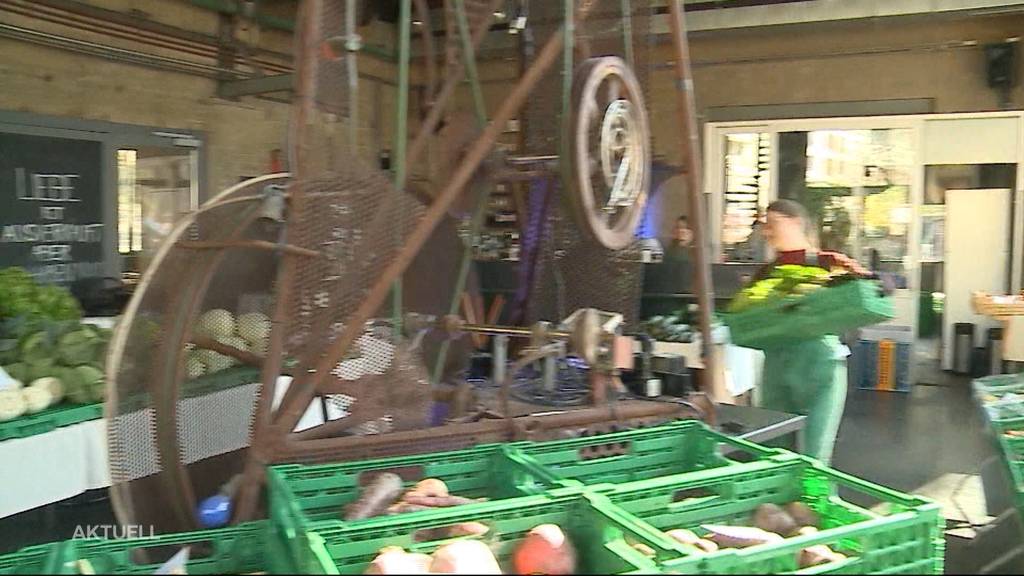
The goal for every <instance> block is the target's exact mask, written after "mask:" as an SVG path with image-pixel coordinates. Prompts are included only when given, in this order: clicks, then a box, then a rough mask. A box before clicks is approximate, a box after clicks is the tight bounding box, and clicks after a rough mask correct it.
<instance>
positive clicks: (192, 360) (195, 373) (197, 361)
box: [185, 352, 206, 379]
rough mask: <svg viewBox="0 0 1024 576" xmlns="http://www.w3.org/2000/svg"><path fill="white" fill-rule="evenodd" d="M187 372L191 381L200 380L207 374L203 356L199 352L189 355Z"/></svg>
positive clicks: (186, 366) (186, 361) (186, 360)
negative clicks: (193, 379)
mask: <svg viewBox="0 0 1024 576" xmlns="http://www.w3.org/2000/svg"><path fill="white" fill-rule="evenodd" d="M185 371H186V373H187V374H188V378H189V379H192V378H199V377H200V376H202V375H203V374H206V364H204V363H203V359H202V356H200V354H199V353H198V352H190V353H189V355H188V358H186V359H185Z"/></svg>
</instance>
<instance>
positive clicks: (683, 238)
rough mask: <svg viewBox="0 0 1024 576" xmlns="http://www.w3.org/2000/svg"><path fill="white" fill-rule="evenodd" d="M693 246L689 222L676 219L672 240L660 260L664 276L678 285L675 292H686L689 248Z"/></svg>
mask: <svg viewBox="0 0 1024 576" xmlns="http://www.w3.org/2000/svg"><path fill="white" fill-rule="evenodd" d="M692 246H693V230H691V229H690V222H689V220H687V218H686V216H680V217H679V218H676V223H675V226H673V228H672V239H671V240H670V241H669V243H668V245H667V246H665V255H664V257H663V258H662V265H661V268H662V270H663V271H664V273H665V274H667V275H669V276H670V277H672V278H675V279H676V280H677V282H678V283H679V286H678V287H677V292H680V293H683V292H687V291H688V288H685V287H684V284H686V285H687V286H688V283H689V278H688V276H689V271H690V268H689V265H690V248H691V247H692Z"/></svg>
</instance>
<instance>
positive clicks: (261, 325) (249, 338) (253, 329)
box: [238, 312, 270, 345]
mask: <svg viewBox="0 0 1024 576" xmlns="http://www.w3.org/2000/svg"><path fill="white" fill-rule="evenodd" d="M238 335H239V336H241V337H242V338H245V340H246V342H248V343H249V344H250V345H252V344H254V343H258V342H260V341H263V340H266V339H267V338H269V337H270V318H267V315H266V314H261V313H259V312H250V313H248V314H242V315H241V316H239V317H238Z"/></svg>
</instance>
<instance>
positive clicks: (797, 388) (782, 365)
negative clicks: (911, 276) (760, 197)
mask: <svg viewBox="0 0 1024 576" xmlns="http://www.w3.org/2000/svg"><path fill="white" fill-rule="evenodd" d="M807 226H808V217H807V211H806V210H805V209H804V207H803V206H801V205H800V204H798V203H796V202H793V201H792V200H777V201H775V202H773V203H772V204H771V205H769V206H768V210H767V213H766V218H765V226H764V236H765V241H766V242H767V243H768V245H770V246H771V247H772V248H773V249H774V250H775V254H776V258H775V261H774V262H772V263H771V264H768V265H767V266H765V267H764V268H763V269H762V270H761V271H760V272H759V273H758V274H757V275H756V276H755V278H754V281H757V280H758V279H760V278H764V277H765V276H767V274H768V273H769V272H770V271H771V268H773V267H775V266H779V265H784V264H796V265H803V266H819V267H821V268H824V269H826V270H831V269H834V268H842V269H846V270H848V271H850V272H851V273H854V274H857V275H861V276H869V275H870V274H869V273H868V272H867V271H866V270H864V269H863V268H862V267H861V266H860V265H859V264H858V263H857V262H856V261H854V260H853V259H851V258H849V257H847V256H845V255H843V254H839V253H836V252H820V253H819V252H817V251H815V250H814V248H813V247H812V246H811V242H810V241H809V240H808V237H807ZM849 353H850V352H849V349H848V348H846V347H845V346H843V345H842V344H840V342H839V339H838V338H837V337H836V336H835V335H828V336H823V337H821V338H817V339H814V340H806V341H801V342H796V343H780V344H779V345H778V346H772V347H767V348H766V349H765V350H764V354H765V362H764V378H763V383H762V389H761V406H762V407H764V408H767V409H769V410H777V411H780V412H786V413H790V414H802V415H804V416H806V417H807V420H806V424H805V428H804V440H805V442H804V452H805V453H806V454H807V455H809V456H811V457H814V458H817V459H818V460H821V461H822V462H824V463H826V464H827V463H828V462H829V461H830V460H831V458H832V450H833V447H834V445H835V439H836V435H837V434H838V432H839V423H840V421H841V420H842V417H843V409H844V407H845V405H846V357H847V356H849Z"/></svg>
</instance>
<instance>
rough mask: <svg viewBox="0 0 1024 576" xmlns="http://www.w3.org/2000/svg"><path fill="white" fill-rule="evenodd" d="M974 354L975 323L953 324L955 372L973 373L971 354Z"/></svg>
mask: <svg viewBox="0 0 1024 576" xmlns="http://www.w3.org/2000/svg"><path fill="white" fill-rule="evenodd" d="M973 355H974V324H971V323H970V322H957V323H956V325H955V326H953V372H955V373H956V374H963V375H967V374H970V373H971V356H973Z"/></svg>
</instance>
